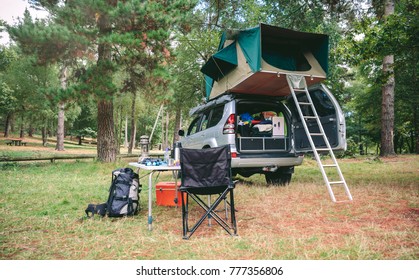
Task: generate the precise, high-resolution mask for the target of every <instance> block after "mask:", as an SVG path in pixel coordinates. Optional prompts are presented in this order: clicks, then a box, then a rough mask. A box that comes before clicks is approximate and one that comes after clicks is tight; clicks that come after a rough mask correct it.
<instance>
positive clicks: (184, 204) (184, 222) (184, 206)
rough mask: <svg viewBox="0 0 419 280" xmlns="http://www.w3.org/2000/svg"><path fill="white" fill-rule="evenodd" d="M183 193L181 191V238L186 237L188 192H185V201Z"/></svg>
mask: <svg viewBox="0 0 419 280" xmlns="http://www.w3.org/2000/svg"><path fill="white" fill-rule="evenodd" d="M184 194H185V193H184V192H182V226H183V239H188V231H189V229H188V211H189V209H188V197H189V194H188V193H187V192H186V201H185V195H184Z"/></svg>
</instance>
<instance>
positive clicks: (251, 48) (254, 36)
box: [238, 26, 262, 72]
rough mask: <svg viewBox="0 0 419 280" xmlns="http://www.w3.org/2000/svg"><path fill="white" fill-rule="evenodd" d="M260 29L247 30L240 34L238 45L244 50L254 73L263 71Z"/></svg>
mask: <svg viewBox="0 0 419 280" xmlns="http://www.w3.org/2000/svg"><path fill="white" fill-rule="evenodd" d="M260 31H261V29H260V27H259V26H258V27H255V28H251V29H246V30H243V31H242V32H240V34H239V36H238V43H239V45H240V47H241V48H242V50H243V54H244V56H245V58H246V61H247V63H248V64H249V67H250V69H252V71H253V72H257V71H260V70H261V69H260V68H261V60H260V58H261V52H262V51H261V44H260Z"/></svg>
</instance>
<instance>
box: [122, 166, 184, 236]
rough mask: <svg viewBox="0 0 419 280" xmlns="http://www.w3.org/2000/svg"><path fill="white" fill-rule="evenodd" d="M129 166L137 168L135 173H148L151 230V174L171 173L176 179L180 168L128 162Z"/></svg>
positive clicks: (150, 227) (149, 222)
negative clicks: (144, 171)
mask: <svg viewBox="0 0 419 280" xmlns="http://www.w3.org/2000/svg"><path fill="white" fill-rule="evenodd" d="M129 165H130V166H134V167H136V168H137V172H138V173H139V171H140V170H141V169H142V170H146V171H149V173H148V174H147V175H148V229H149V230H152V229H153V226H152V223H153V216H152V200H153V199H152V194H153V192H152V191H153V174H154V173H155V172H162V171H172V172H173V173H174V175H176V176H174V177H175V178H177V172H178V171H179V170H180V166H168V165H159V166H152V165H150V166H149V165H145V164H140V163H138V162H130V163H129ZM175 186H177V184H175Z"/></svg>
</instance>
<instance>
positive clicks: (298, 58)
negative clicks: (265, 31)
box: [262, 43, 311, 71]
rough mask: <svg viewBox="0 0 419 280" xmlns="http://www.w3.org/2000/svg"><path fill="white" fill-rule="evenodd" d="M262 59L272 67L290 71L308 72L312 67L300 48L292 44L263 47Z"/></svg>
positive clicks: (265, 45) (264, 45)
mask: <svg viewBox="0 0 419 280" xmlns="http://www.w3.org/2000/svg"><path fill="white" fill-rule="evenodd" d="M262 58H263V59H264V60H265V61H266V62H267V63H268V64H270V65H272V66H274V67H276V68H280V69H284V70H288V71H308V70H310V69H311V65H310V64H309V63H308V61H307V59H306V58H305V56H304V54H303V52H302V50H301V49H300V48H299V46H296V45H292V44H285V45H275V44H268V43H265V44H263V46H262Z"/></svg>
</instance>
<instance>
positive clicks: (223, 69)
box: [201, 44, 237, 81]
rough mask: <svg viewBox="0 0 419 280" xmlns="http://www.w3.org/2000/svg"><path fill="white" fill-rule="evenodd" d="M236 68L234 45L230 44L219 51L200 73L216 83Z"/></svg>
mask: <svg viewBox="0 0 419 280" xmlns="http://www.w3.org/2000/svg"><path fill="white" fill-rule="evenodd" d="M235 67H237V50H236V44H230V45H228V46H227V47H225V48H224V49H222V50H220V51H219V52H217V53H216V54H214V55H213V56H211V58H210V59H209V60H208V62H207V63H205V65H204V66H203V67H202V68H201V72H202V73H204V74H205V75H207V76H209V77H211V78H212V79H214V80H216V81H218V80H220V79H221V78H223V77H224V76H226V75H227V74H228V73H230V72H231V71H232V70H233V69H234V68H235Z"/></svg>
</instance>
